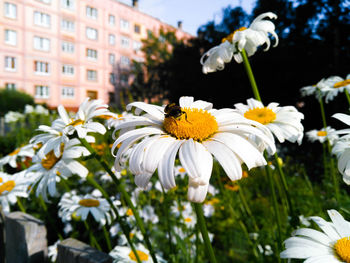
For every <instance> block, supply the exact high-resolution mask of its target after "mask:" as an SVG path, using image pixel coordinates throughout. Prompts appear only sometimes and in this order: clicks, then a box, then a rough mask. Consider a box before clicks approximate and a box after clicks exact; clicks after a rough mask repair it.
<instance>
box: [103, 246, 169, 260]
mask: <svg viewBox="0 0 350 263" xmlns="http://www.w3.org/2000/svg"><path fill="white" fill-rule="evenodd" d="M135 249H136V253H137V255H138V257H139V259H140V260H141V262H142V263H153V259H152V257H151V254H150V253H149V251H148V250H147V248H145V247H144V246H143V245H142V244H138V245H136V246H135ZM109 255H110V256H111V257H112V258H114V261H113V262H115V263H117V262H118V263H135V262H137V259H136V256H135V254H134V252H133V251H132V250H131V248H129V247H127V246H116V247H114V248H113V250H112V251H111V252H109ZM156 258H157V261H158V262H160V263H161V262H166V261H165V260H164V259H162V258H161V257H160V256H158V255H156Z"/></svg>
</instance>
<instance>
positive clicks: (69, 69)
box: [62, 64, 75, 76]
mask: <svg viewBox="0 0 350 263" xmlns="http://www.w3.org/2000/svg"><path fill="white" fill-rule="evenodd" d="M62 74H63V75H65V76H74V74H75V68H74V66H73V65H70V64H63V65H62Z"/></svg>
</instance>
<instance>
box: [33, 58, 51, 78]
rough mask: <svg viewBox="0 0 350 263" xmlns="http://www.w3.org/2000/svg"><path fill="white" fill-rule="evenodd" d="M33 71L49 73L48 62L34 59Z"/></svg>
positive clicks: (43, 73)
mask: <svg viewBox="0 0 350 263" xmlns="http://www.w3.org/2000/svg"><path fill="white" fill-rule="evenodd" d="M34 71H35V73H36V74H42V75H48V74H50V64H49V63H48V62H43V61H34Z"/></svg>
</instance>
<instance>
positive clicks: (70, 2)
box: [61, 0, 75, 10]
mask: <svg viewBox="0 0 350 263" xmlns="http://www.w3.org/2000/svg"><path fill="white" fill-rule="evenodd" d="M61 6H62V7H63V8H67V9H71V10H74V9H75V0H61Z"/></svg>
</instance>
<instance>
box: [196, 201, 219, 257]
mask: <svg viewBox="0 0 350 263" xmlns="http://www.w3.org/2000/svg"><path fill="white" fill-rule="evenodd" d="M193 205H194V209H195V211H196V215H197V224H198V225H199V229H200V231H201V234H202V237H203V240H204V245H205V247H206V249H207V254H208V256H209V260H210V262H211V263H216V258H215V254H214V250H213V247H212V246H211V242H210V239H209V235H208V230H207V226H206V224H205V218H204V215H203V209H202V204H200V203H193Z"/></svg>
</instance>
